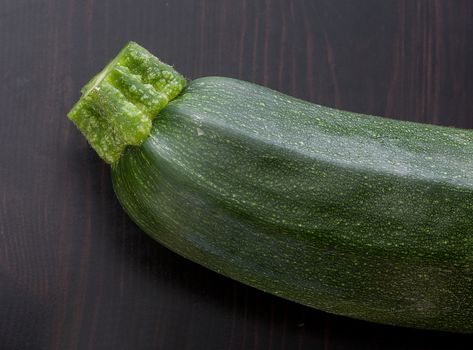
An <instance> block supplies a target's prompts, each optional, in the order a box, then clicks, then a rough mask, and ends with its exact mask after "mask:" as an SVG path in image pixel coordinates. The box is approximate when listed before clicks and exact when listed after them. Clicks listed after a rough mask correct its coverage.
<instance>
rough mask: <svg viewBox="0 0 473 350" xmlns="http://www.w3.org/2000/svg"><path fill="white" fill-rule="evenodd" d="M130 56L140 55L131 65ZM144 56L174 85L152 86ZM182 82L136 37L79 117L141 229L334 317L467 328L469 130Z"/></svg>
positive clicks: (470, 299)
mask: <svg viewBox="0 0 473 350" xmlns="http://www.w3.org/2000/svg"><path fill="white" fill-rule="evenodd" d="M130 47H131V49H130ZM133 51H139V52H140V55H141V56H142V57H145V58H146V59H142V60H141V61H139V62H135V61H136V60H135V61H133V60H129V59H127V56H128V55H129V52H133ZM124 57H125V58H124ZM122 62H126V64H123V63H122ZM143 62H144V63H143ZM147 65H149V67H158V68H157V71H160V70H162V69H164V70H165V71H166V72H168V73H166V74H167V75H166V76H167V77H168V78H167V80H165V81H161V82H162V84H161V85H159V86H158V85H156V84H154V85H153V84H151V85H150V84H149V83H146V82H150V81H152V80H153V79H151V78H150V76H149V74H153V73H152V72H154V71H153V69H150V70H148V69H147ZM123 67H125V68H123ZM163 67H164V68H163ZM116 72H118V73H116ZM150 72H151V73H150ZM112 73H113V74H112ZM114 74H115V75H116V74H121V75H120V76H121V77H122V78H120V79H122V80H120V81H122V83H120V84H117V81H118V80H117V79H114V78H113V77H114ZM185 84H186V82H185V80H184V78H182V77H181V76H180V75H179V74H178V73H176V72H175V71H174V70H173V69H172V68H171V67H169V66H167V65H164V64H162V63H161V62H160V61H159V60H157V59H156V58H154V57H153V56H152V55H151V54H150V53H149V52H147V51H146V50H144V49H142V48H140V47H139V46H138V45H137V44H134V43H131V44H129V45H128V46H127V48H125V49H124V51H122V53H121V54H120V55H119V58H118V59H115V60H114V61H112V63H111V64H110V65H109V66H107V68H106V69H105V70H104V71H103V72H102V73H100V74H99V76H98V78H95V79H94V80H93V81H92V82H91V83H89V85H88V87H86V89H85V91H84V96H83V97H82V98H81V100H80V101H79V102H78V103H77V105H76V106H75V107H74V108H73V110H72V111H71V113H70V114H69V117H70V118H71V119H72V120H73V121H74V122H75V123H76V125H77V126H78V127H79V128H80V129H81V130H82V131H83V132H84V134H85V136H86V137H87V138H88V140H89V142H90V143H91V145H92V146H93V147H94V148H95V149H96V150H97V151H98V153H99V154H100V155H101V156H102V158H104V159H105V160H106V161H107V162H109V163H111V165H112V166H111V169H112V180H113V185H114V189H115V192H116V195H117V197H118V199H119V201H120V203H121V204H122V206H123V208H124V209H125V211H126V212H127V213H128V214H129V216H130V217H131V218H132V219H133V220H134V222H136V224H137V225H138V226H139V227H140V228H142V229H143V230H144V231H145V232H146V233H148V234H149V235H150V236H151V237H153V238H154V239H156V240H157V241H158V242H160V243H161V244H163V245H164V246H166V247H168V248H169V249H171V250H173V251H175V252H177V253H178V254H180V255H182V256H184V257H186V258H188V259H190V260H192V261H194V262H196V263H198V264H201V265H203V266H205V267H207V268H209V269H211V270H214V271H216V272H218V273H220V274H223V275H225V276H228V277H230V278H233V279H235V280H237V281H240V282H242V283H245V284H247V285H250V286H253V287H256V288H258V289H260V290H263V291H265V292H268V293H271V294H274V295H278V296H280V297H283V298H287V299H289V300H293V301H295V302H298V303H301V304H304V305H307V306H310V307H314V308H317V309H320V310H323V311H326V312H329V313H334V314H340V315H345V316H349V317H353V318H357V319H363V320H368V321H374V322H379V323H384V324H391V325H398V326H407V327H416V328H425V329H435V330H444V331H454V332H466V333H468V332H473V322H472V321H471V320H473V157H472V155H473V132H472V131H471V130H462V129H456V128H447V127H441V126H434V125H427V124H418V123H412V122H403V121H395V120H391V119H387V118H380V117H374V116H367V115H361V114H357V113H351V112H345V111H339V110H335V109H331V108H327V107H322V106H318V105H315V104H312V103H309V102H305V101H302V100H299V99H296V98H293V97H290V96H287V95H284V94H282V93H279V92H276V91H273V90H270V89H268V88H265V87H262V86H258V85H255V84H252V83H248V82H244V81H239V80H235V79H230V78H225V77H205V78H200V79H196V80H194V81H191V82H188V84H187V86H186V87H185V88H184V85H185ZM168 85H170V86H171V87H172V89H170V88H169V86H168ZM103 86H105V87H108V88H109V90H112V91H113V93H109V94H107V93H106V91H107V89H106V88H103ZM111 87H112V88H113V89H115V90H113V89H112V88H111ZM97 88H99V92H103V91H104V90H105V92H104V93H102V95H101V96H100V97H98V96H96V95H94V94H92V93H91V92H95V91H96V90H97ZM120 89H121V90H120ZM182 89H183V90H182ZM118 90H120V91H122V92H121V93H120V94H118V93H117V92H116V91H118ZM148 90H149V91H148ZM181 90H182V91H181ZM147 91H148V92H147ZM167 91H172V93H170V94H169V93H166V92H167ZM131 92H134V94H133V93H131ZM163 95H164V96H165V97H164V98H162V99H163V100H164V101H165V103H162V102H160V101H161V100H160V99H159V96H161V97H162V96H163ZM143 96H147V98H145V100H146V99H149V100H150V102H153V103H149V104H148V105H149V106H152V107H150V108H148V107H147V106H144V105H143V103H142V97H143ZM156 114H157V116H156ZM143 115H145V116H148V118H145V117H143ZM155 116H156V118H155V119H154V120H153V121H152V126H151V127H150V126H149V122H148V121H147V120H152V119H153V118H154V117H155ZM140 118H141V119H140ZM91 120H94V121H95V122H94V123H91V122H90V121H91ZM127 120H129V121H127ZM84 125H85V126H84ZM110 135H111V136H113V137H108V136H110ZM143 135H145V136H143Z"/></svg>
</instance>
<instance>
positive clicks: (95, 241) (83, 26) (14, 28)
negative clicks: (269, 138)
mask: <svg viewBox="0 0 473 350" xmlns="http://www.w3.org/2000/svg"><path fill="white" fill-rule="evenodd" d="M472 34H473V2H472V1H471V0H455V1H452V0H443V1H441V0H423V1H421V0H419V1H415V0H402V1H401V0H399V1H393V0H382V1H380V0H337V1H335V0H293V1H290V0H278V1H277V0H266V1H264V0H258V1H256V0H240V1H237V0H218V1H217V0H214V1H210V0H208V1H191V0H185V1H182V0H168V1H164V0H159V1H156V0H147V1H136V0H114V1H112V0H3V1H2V2H1V6H0V81H1V84H0V110H1V114H0V349H2V350H10V349H58V350H59V349H61V350H62V349H67V350H69V349H105V350H106V349H114V350H115V349H140V350H141V349H205V350H210V349H321V350H322V349H323V350H342V349H360V350H361V349H363V350H371V349H419V350H420V349H460V348H462V349H463V348H464V349H471V348H473V338H472V337H471V336H466V335H457V334H446V333H438V332H427V331H419V330H409V329H399V328H395V327H388V326H381V325H375V324H371V323H366V322H361V321H355V320H351V319H347V318H344V317H337V316H332V315H328V314H325V313H323V312H319V311H316V310H312V309H309V308H306V307H303V306H299V305H296V304H294V303H291V302H288V301H285V300H282V299H279V298H276V297H273V296H270V295H266V294H264V293H262V292H259V291H256V290H254V289H251V288H249V287H245V286H243V285H240V284H239V283H236V282H233V281H231V280H229V279H226V278H223V277H221V276H218V275H216V274H214V273H212V272H209V271H207V270H205V269H204V268H201V267H200V266H197V265H195V264H193V263H190V262H189V261H186V260H184V259H182V258H180V257H179V256H177V255H175V254H173V253H171V252H170V251H168V250H166V249H165V248H163V247H162V246H160V245H159V244H157V243H154V242H153V241H152V240H151V239H149V238H148V237H147V236H146V235H145V234H143V233H142V232H140V230H139V229H138V228H137V227H136V226H135V225H134V224H133V223H132V222H131V221H130V220H129V219H128V218H127V216H126V215H125V214H124V213H123V211H122V209H121V208H120V206H119V204H118V202H117V200H116V199H115V197H114V194H113V190H112V186H111V182H110V178H109V175H110V174H109V168H108V167H107V166H106V165H105V164H104V163H103V162H102V161H100V160H99V159H98V157H97V156H96V155H95V154H94V152H93V151H92V150H91V149H90V148H89V147H88V146H87V143H86V141H85V140H84V138H83V137H82V136H81V135H80V134H79V132H78V131H77V130H76V129H75V128H74V126H73V125H72V124H71V123H70V122H69V121H68V120H67V119H66V117H65V115H66V113H67V111H68V110H69V109H70V107H71V106H72V104H73V103H74V102H75V101H76V100H77V98H78V97H79V89H80V87H81V86H82V85H83V84H84V83H85V82H86V81H87V80H88V79H89V78H90V77H91V76H92V75H93V74H94V73H96V72H97V71H98V70H99V69H101V68H102V67H103V66H104V64H105V63H106V62H107V60H109V59H111V58H112V57H113V56H114V55H115V54H116V53H117V51H118V50H119V49H120V48H121V47H122V46H123V45H124V44H125V43H126V42H127V41H128V40H135V41H137V42H139V43H141V44H143V45H144V46H146V47H147V48H149V49H150V50H151V51H152V52H154V53H156V54H157V55H158V56H159V57H161V58H162V59H163V60H164V61H166V62H169V63H172V64H173V65H175V67H176V68H177V69H178V70H179V71H180V72H182V73H183V74H185V75H186V76H187V77H189V78H197V77H199V76H205V75H226V76H232V77H238V78H242V79H246V80H250V81H254V82H257V83H260V84H263V85H267V86H269V87H272V88H275V89H278V90H280V91H283V92H285V93H288V94H291V95H295V96H297V97H300V98H303V99H307V100H310V101H314V102H317V103H320V104H324V105H328V106H335V107H339V108H344V109H348V110H353V111H358V112H364V113H372V114H378V115H383V116H389V117H392V118H398V119H409V120H417V121H421V122H431V123H436V124H443V125H451V126H458V127H465V128H472V127H473V35H472ZM472 322H473V320H472Z"/></svg>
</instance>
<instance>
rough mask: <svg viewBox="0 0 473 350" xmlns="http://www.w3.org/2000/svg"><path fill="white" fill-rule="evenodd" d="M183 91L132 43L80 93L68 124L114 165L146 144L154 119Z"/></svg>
mask: <svg viewBox="0 0 473 350" xmlns="http://www.w3.org/2000/svg"><path fill="white" fill-rule="evenodd" d="M185 86H186V80H185V78H184V77H183V76H182V75H180V74H179V73H178V72H176V71H175V70H174V68H173V67H171V66H169V65H167V64H165V63H163V62H161V61H160V60H159V59H158V58H157V57H155V56H154V55H152V54H151V53H150V52H149V51H147V50H146V49H144V48H143V47H141V46H140V45H138V44H136V43H134V42H129V43H128V44H127V45H126V46H125V47H124V48H123V49H122V50H121V51H120V53H119V54H118V55H117V57H115V58H114V59H113V60H112V61H111V62H110V63H109V64H107V66H106V67H105V68H104V69H103V70H102V71H101V72H100V73H98V74H97V75H96V76H95V77H94V78H93V79H92V80H91V81H90V82H89V83H87V84H86V85H85V86H84V87H83V88H82V90H81V91H82V96H81V98H80V99H79V101H78V102H77V103H76V104H75V105H74V107H73V108H72V109H71V111H70V112H69V113H68V118H69V119H70V120H72V121H73V122H74V124H75V125H76V126H77V128H78V129H79V130H80V131H81V132H82V134H83V135H84V136H85V138H86V139H87V141H88V142H89V143H90V145H91V146H92V148H94V150H95V151H96V152H97V154H98V155H99V156H100V157H101V158H102V159H103V160H104V161H105V162H107V163H109V164H114V163H116V162H117V161H118V160H119V159H120V156H121V154H122V153H123V151H124V149H125V147H126V146H138V145H140V144H142V143H143V142H144V141H145V140H146V138H147V137H148V136H149V133H150V132H151V127H152V121H153V119H154V118H155V117H156V116H157V115H158V113H159V112H160V111H161V110H162V109H163V108H164V107H166V106H167V104H168V103H169V102H170V101H171V100H172V99H174V98H176V97H177V96H178V95H179V94H180V93H181V91H182V90H183V89H184V87H185Z"/></svg>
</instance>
